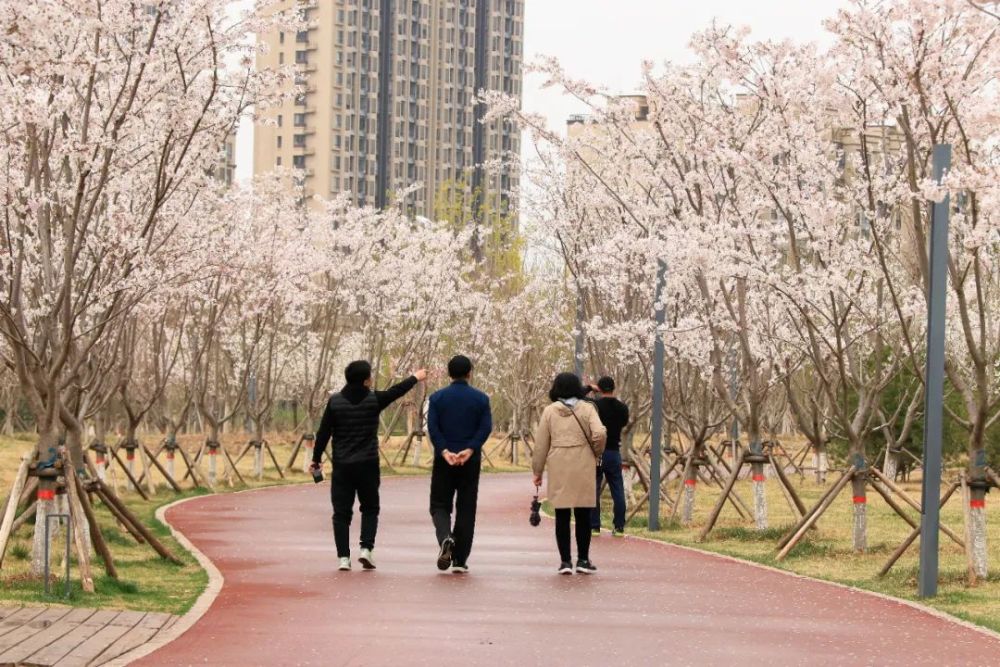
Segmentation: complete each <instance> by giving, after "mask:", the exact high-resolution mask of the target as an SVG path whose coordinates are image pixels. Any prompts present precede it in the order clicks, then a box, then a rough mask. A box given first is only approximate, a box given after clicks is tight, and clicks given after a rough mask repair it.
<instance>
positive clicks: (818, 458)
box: [813, 444, 828, 484]
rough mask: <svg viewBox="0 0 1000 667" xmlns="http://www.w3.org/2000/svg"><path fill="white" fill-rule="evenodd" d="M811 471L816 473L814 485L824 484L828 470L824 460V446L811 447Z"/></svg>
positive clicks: (825, 459)
mask: <svg viewBox="0 0 1000 667" xmlns="http://www.w3.org/2000/svg"><path fill="white" fill-rule="evenodd" d="M813 469H814V472H815V473H816V483H817V484H826V471H827V469H828V465H827V458H826V445H825V444H822V445H813Z"/></svg>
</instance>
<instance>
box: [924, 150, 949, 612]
mask: <svg viewBox="0 0 1000 667" xmlns="http://www.w3.org/2000/svg"><path fill="white" fill-rule="evenodd" d="M950 166H951V146H950V145H948V144H938V145H935V146H934V155H933V162H932V168H933V178H934V181H935V182H936V183H940V182H941V180H942V178H943V177H944V172H945V171H946V170H947V169H948V167H950ZM949 203H950V198H949V196H948V195H947V194H945V196H944V199H943V200H942V201H940V202H935V203H934V204H933V206H932V208H931V243H930V280H929V283H930V284H929V285H928V299H927V301H928V306H927V366H926V369H925V375H924V377H925V378H926V380H927V382H926V388H925V389H926V391H925V392H924V464H923V467H924V481H923V489H922V498H921V500H922V502H921V508H922V511H921V517H920V577H919V581H918V586H917V593H918V594H919V595H920V597H933V596H935V595H937V585H938V527H939V524H940V519H941V517H940V514H941V512H940V504H939V503H940V495H941V438H942V421H943V417H944V335H945V303H946V300H947V296H948V292H947V287H948V282H947V279H948V208H949Z"/></svg>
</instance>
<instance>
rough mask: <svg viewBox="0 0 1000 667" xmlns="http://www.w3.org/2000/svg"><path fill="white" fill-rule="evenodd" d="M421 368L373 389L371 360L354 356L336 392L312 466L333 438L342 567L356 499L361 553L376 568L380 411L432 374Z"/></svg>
mask: <svg viewBox="0 0 1000 667" xmlns="http://www.w3.org/2000/svg"><path fill="white" fill-rule="evenodd" d="M426 377H427V371H425V370H423V369H421V370H418V371H417V372H415V373H414V374H413V375H411V376H410V377H408V378H406V379H405V380H403V381H402V382H400V383H399V384H397V385H394V386H392V387H390V388H389V389H388V390H386V391H372V389H371V386H372V367H371V364H369V363H368V362H367V361H352V362H351V363H350V364H348V365H347V368H346V369H345V370H344V379H345V380H346V381H347V384H346V385H344V388H343V389H341V390H340V393H338V394H334V395H333V396H331V397H330V400H329V402H328V403H327V404H326V411H325V412H324V413H323V419H322V421H321V422H320V425H319V430H318V431H316V444H315V446H314V447H313V462H312V468H313V469H318V468H320V466H321V465H322V461H323V452H324V451H325V450H326V443H327V442H328V441H330V440H331V438H332V441H333V444H332V448H333V475H332V479H331V483H330V501H331V503H332V504H333V539H334V541H335V542H336V544H337V557H338V558H339V559H340V564H339V566H338V569H340V570H350V569H351V546H350V541H351V539H350V529H351V518H352V517H353V516H354V499H355V496H356V497H357V499H358V501H359V503H360V508H359V509H360V510H361V555H360V557H359V558H358V560H359V561H360V562H361V566H362V567H363V568H364V569H366V570H374V569H375V558H374V556H373V555H372V551H373V550H374V549H375V533H376V532H378V512H379V496H378V487H379V482H380V478H381V475H380V471H379V460H378V459H379V452H378V423H379V414H380V413H381V412H382V410H384V409H385V408H386V407H388V406H389V404H391V403H392V402H393V401H395V400H396V399H398V398H400V397H402V396H403V395H404V394H406V392H408V391H410V390H411V389H413V387H414V386H415V385H416V384H417V383H418V382H421V381H423V380H424V379H426Z"/></svg>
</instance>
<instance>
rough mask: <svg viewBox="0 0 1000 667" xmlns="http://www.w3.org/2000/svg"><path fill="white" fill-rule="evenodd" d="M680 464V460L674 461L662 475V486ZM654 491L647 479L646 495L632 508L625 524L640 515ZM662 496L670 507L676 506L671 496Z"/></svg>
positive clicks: (637, 468)
mask: <svg viewBox="0 0 1000 667" xmlns="http://www.w3.org/2000/svg"><path fill="white" fill-rule="evenodd" d="M679 462H680V458H677V459H674V462H673V463H672V464H671V465H670V466H669V467H668V468H667V469H666V470H665V471H664V472H663V474H662V475H660V485H662V484H663V482H664V481H665V480H666V479H667V477H668V476H669V475H670V473H671V472H673V470H674V468H676V467H677V464H678V463H679ZM636 470H637V471H638V470H639V467H638V466H637V467H636ZM639 479H640V480H641V479H642V475H640V476H639ZM652 490H653V489H652V484H650V482H649V481H648V479H647V482H646V493H645V494H644V495H643V496H642V498H641V499H640V500H639V502H638V503H636V505H635V507H633V508H632V511H630V512H629V514H628V516H627V517H625V523H628V522H629V521H631V520H632V517H634V516H635V515H636V514H638V513H639V510H641V509H642V507H643V505H645V504H646V503H647V502H649V494H650V493H652ZM662 495H664V496H665V497H664V499H665V500H666V501H667V504H668V505H674V504H675V503H674V502H673V501H671V499H670V497H669V496H666V495H665V494H662Z"/></svg>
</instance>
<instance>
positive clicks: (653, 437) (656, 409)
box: [648, 259, 667, 530]
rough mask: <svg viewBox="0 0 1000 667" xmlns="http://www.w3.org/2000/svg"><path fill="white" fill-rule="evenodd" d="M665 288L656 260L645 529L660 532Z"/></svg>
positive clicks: (664, 276) (662, 265)
mask: <svg viewBox="0 0 1000 667" xmlns="http://www.w3.org/2000/svg"><path fill="white" fill-rule="evenodd" d="M666 284H667V263H666V262H665V261H663V260H662V259H661V260H660V265H659V271H657V276H656V297H655V299H656V303H655V306H654V307H655V309H656V310H655V313H656V332H655V333H654V336H653V340H654V341H655V342H654V343H653V406H652V407H653V419H652V422H653V423H652V427H651V428H650V433H649V436H650V447H651V449H650V462H649V521H648V525H649V529H650V530H659V529H660V458H661V456H662V452H663V361H664V359H663V357H664V350H663V334H662V332H661V331H660V329H661V328H662V327H663V324H664V323H665V322H666V319H667V309H666V305H665V304H664V303H663V292H664V290H665V288H666Z"/></svg>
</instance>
